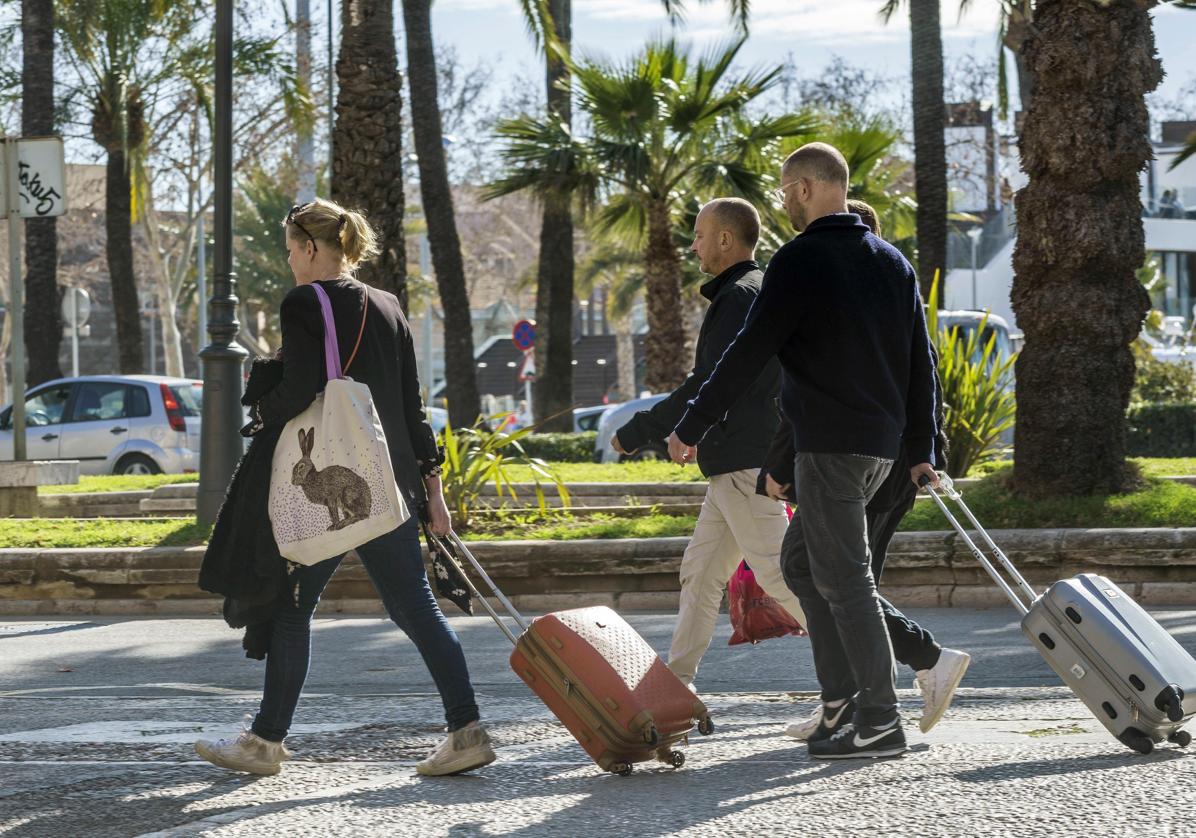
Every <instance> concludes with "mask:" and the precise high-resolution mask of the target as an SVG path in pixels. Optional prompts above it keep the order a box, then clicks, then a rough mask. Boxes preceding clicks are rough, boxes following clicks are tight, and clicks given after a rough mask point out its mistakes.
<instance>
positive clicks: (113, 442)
mask: <svg viewBox="0 0 1196 838" xmlns="http://www.w3.org/2000/svg"><path fill="white" fill-rule="evenodd" d="M202 398H203V382H200V381H192V380H191V379H187V378H168V377H166V376H160V375H124V376H117V375H89V376H82V377H79V378H60V379H57V380H55V381H49V382H46V383H45V384H40V385H38V386H37V387H35V388H33V389H31V390H29V391H28V395H27V396H26V398H25V424H26V430H25V450H26V456H27V457H28V458H29V459H31V460H78V461H79V471H80V472H81V473H82V474H160V473H163V472H166V473H170V474H182V473H186V472H197V471H199V429H200V407H201V405H202ZM12 457H13V443H12V407H11V406H8V407H5V408H4V410H3V411H2V412H0V459H2V460H11V459H12Z"/></svg>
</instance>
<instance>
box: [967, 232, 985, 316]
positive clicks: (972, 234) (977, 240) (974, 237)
mask: <svg viewBox="0 0 1196 838" xmlns="http://www.w3.org/2000/svg"><path fill="white" fill-rule="evenodd" d="M982 235H984V229H983V228H982V227H973V228H971V229H970V230H968V238H969V239H971V240H972V310H973V311H974V310H975V309H976V245H978V244H979V243H980V237H981V236H982Z"/></svg>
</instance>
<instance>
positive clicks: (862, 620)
mask: <svg viewBox="0 0 1196 838" xmlns="http://www.w3.org/2000/svg"><path fill="white" fill-rule="evenodd" d="M847 184H848V168H847V161H846V160H845V159H844V157H843V155H842V154H841V153H840V152H839V151H838V150H837V149H835V148H833V147H832V146H829V145H826V144H825V143H810V144H808V145H805V146H802V147H801V148H799V149H798V150H797V151H795V152H793V154H791V155H790V156H789V157H788V158H787V159H786V160H785V163H784V165H783V166H782V167H781V187H780V189H779V190H778V196H777V197H778V200H779V201H780V202H781V204H782V206H783V207H784V208H785V211H786V213H787V214H788V216H789V220H790V221H791V222H792V224H793V227H794V229H796V230H798V231H799V233H800V235H799V236H797V237H796V238H795V239H793V240H792V241H790V242H789V243H788V244H786V245H785V246H784V247H782V248H781V249H780V250H778V251H777V253H776V255H775V256H774V257H773V258H772V261H771V262H769V265H768V271H767V272H766V274H765V277H764V282H763V283H762V285H761V289H760V295H759V296H758V297H757V299H756V302H755V304H754V305H753V306H752V309H751V311H750V312H749V313H748V317H747V320H746V321H745V323H744V326H743V329H742V330H741V331H740V332H739V334H738V335H737V336H736V338H735V341H734V342H733V343H732V344H731V346H730V347H728V348H727V351H726V352H725V353H724V354H723V356H722V358H721V359H720V360H719V362H718V365H717V366H716V367H715V369H714V372H713V373H711V375H710V377H709V378H708V379H707V380H706V382H705V384H703V385H702V387H701V389H700V390H699V391H698V395H697V396H696V397H695V398H694V399H693V401H691V402H690V406H689V410H688V411H687V412H686V414H685V415H684V416H683V417H682V419H681V421H680V422H679V423H678V424H677V427H676V430H674V432H673V434H672V435H671V436H670V437H669V455H670V456H671V457H672V458H673V459H674V460H675V461H676V462H682V463H683V462H686V461H688V460H689V459H690V458H691V457H692V456H693V453H694V446H696V445H697V444H698V443H699V441H701V439H702V438H703V436H704V435H705V434H706V432H707V431H708V430H709V428H710V427H711V426H712V425H714V424H715V423H716V422H718V421H719V419H720V418H721V417H722V416H723V415H724V414H726V412H727V410H728V409H729V408H731V407H732V406H733V405H734V404H735V402H736V401H738V399H739V397H740V395H741V393H742V392H743V389H744V387H745V386H746V383H747V382H750V381H752V380H753V378H755V375H756V374H757V373H758V372H759V371H760V369H761V367H762V366H763V365H764V364H766V363H768V362H769V361H770V360H771V359H772V358H773V357H778V358H779V359H780V362H781V369H782V371H783V376H782V383H781V404H782V409H783V410H784V413H785V416H786V418H787V419H788V420H789V422H790V424H791V425H792V426H793V433H794V443H795V449H796V451H797V455H796V457H795V459H794V484H795V490H796V497H797V510H796V512H795V514H794V516H793V520H792V522H791V523H790V525H789V528H788V530H786V533H785V540H784V543H783V544H782V547H781V565H782V570H783V572H784V574H785V581H786V582H787V583H788V585H789V587H790V588H791V589H792V590H793V592H794V593H796V594H797V597H798V600H799V601H800V602H801V606H802V610H803V611H804V612H805V615H806V620H807V623H806V625H807V627H808V628H809V631H810V644H811V647H812V649H813V652H814V668H815V671H816V672H817V675H818V681H819V683H820V685H821V687H822V700H823V703H824V707H825V708H826V712H824V715H823V723H822V725H821V727H820V729H819V730H818V731H816V732H815V733H814V734H812V735H811V736H810V738H809V739H808V740H807V742H808V746H809V752H810V756H812V757H815V758H818V759H848V758H855V757H888V756H897V755H898V754H901V753H902V752H904V751H905V750H906V742H905V734H904V732H903V731H902V728H901V720H900V717H899V714H898V706H897V693H896V666H895V663H894V660H893V649H892V646H891V644H890V641H889V635H888V631H887V630H886V628H885V622H884V615H883V613H882V611H881V607H880V600H879V596H878V594H877V590H876V582H875V580H874V578H873V576H872V571H871V557H870V555H869V548H868V539H867V524H866V518H865V507H866V506H867V504H868V501H869V500H871V499H872V497H873V496H874V495H875V494H876V492H877V490H878V489H879V487H880V485H881V484H882V483H883V482H884V480H885V478H886V477H887V476H888V473H889V471H890V470H891V469H893V468H902V469H905V468H908V473H909V477H910V479H911V480H913V481H914V482H917V481H918V480H919V479H920V478H921V477H923V476H925V477H927V478H928V479H929V480H930V481H931V482H932V483H933V484H937V482H938V478H937V475H936V474H935V471H934V465H933V464H934V444H933V441H934V437H935V435H936V423H935V388H934V372H933V361H932V359H931V346H930V338H929V335H928V334H927V331H926V320H925V317H924V315H923V312H922V300H921V297H920V295H919V293H918V283H917V278H916V277H915V275H914V269H913V268H912V267H911V266H910V264H909V262H908V261H906V259H905V257H904V256H902V255H901V253H900V252H899V251H898V250H897V249H896V248H894V247H893V246H892V245H890V244H888V243H887V242H884V241H882V240H881V239H879V238H877V237H876V236H874V235H873V234H872V233H871V232H870V231H869V230H868V227H867V226H865V225H864V224H863V223H862V222H861V221H860V218H859V216H858V215H855V214H853V213H849V212H848V211H847ZM903 443H904V444H905V446H906V451H907V452H908V454H907V459H908V462H906V463H901V464H897V463H895V460H896V459H897V458H898V456H899V453H900V451H901V450H902V444H903ZM857 689H858V691H857Z"/></svg>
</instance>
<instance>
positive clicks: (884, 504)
mask: <svg viewBox="0 0 1196 838" xmlns="http://www.w3.org/2000/svg"><path fill="white" fill-rule="evenodd" d="M847 208H848V210H850V211H851V212H854V213H856V214H857V215H858V216H859V217H860V220H861V221H863V222H864V223H865V224H866V225H868V229H870V230H871V231H872V233H873V235H876V236H880V235H881V230H880V221H879V220H878V219H877V217H876V211H875V210H873V209H872V207H870V206H869V205H868V204H866V203H864V202H863V201H856V200H852V201H848V202H847ZM934 366H935V368H936V369H937V368H938V359H937V358H935V363H934ZM942 394H943V388H942V384H941V383H940V382H939V380H938V375H937V373H936V374H935V403H936V405H937V408H938V413H937V415H936V422H937V423H938V426H939V432H938V436H936V437H935V440H934V462H935V465H936V466H937V467H938V468H939V469H940V470H941V469H945V468H946V467H947V437H946V435H945V434H944V433H943V420H944V418H945V416H944V412H943V411H944V407H943V400H942ZM796 457H797V452H796V451H795V450H794V448H793V428H792V427H790V426H789V423H788V422H787V421H785V420H784V418H783V417H782V419H781V423H780V425H779V426H778V427H777V432H776V435H775V436H773V438H772V445H771V446H770V447H769V449H768V455H767V456H766V457H765V458H764V466H763V467H762V468H761V469H760V478H759V480H758V481H757V482H756V492H757V493H758V494H761V495H766V496H768V497H770V498H773V499H774V500H787V501H789V502H791V503H795V502H796V498H795V497H794V496H793V463H794V460H795V458H796ZM898 459H899V460H900V461H904V460H905V457H904V455H900V456H899V457H898ZM917 495H918V487H917V486H915V485H914V484H913V481H911V480H910V479H909V477H908V476H907V475H906V473H905V469H896V468H895V469H893V470H892V471H890V472H889V476H888V477H887V478H885V482H884V483H882V484H881V486H880V488H879V489H877V491H876V494H875V495H873V496H872V500H870V501H869V502H868V506H867V508H866V510H865V513H866V515H867V520H868V548H869V549H870V550H871V552H872V576H873V578H874V579H875V580H876V584H877V585H878V586H879V585H880V577H881V574H882V573H883V572H884V567H885V558H886V556H887V555H888V551H889V542H891V541H892V540H893V535H894V533H896V532H897V526H898V525H899V524H900V523H901V519H902V518H904V517H905V515H906V513H907V512H909V511H910V510H911V509H913V506H914V500H915V498H916V497H917ZM880 607H881V610H883V611H884V614H885V627H886V628H887V629H888V630H889V639H890V640H891V641H892V644H893V657H894V658H896V659H897V662H898V663H903V664H905V665H906V666H908V667H910V668H911V669H913V670H914V673H915V679H914V683H915V685H916V686H917V688H918V690H919V691H920V692H921V693H922V705H923V707H922V718H921V719H919V720H918V727H919V728H920V729H921V731H922V732H923V733H928V732H929V731H930V729H931V728H932V727H934V726H935V725H936V724H938V721H939V719H941V718H942V717H943V713H945V712H946V710H947V708H948V707H950V706H951V699H952V697H954V695H955V688H956V687H958V686H959V682H960V680H962V679H963V676H964V673H965V672H966V671H967V668H968V663H969V662H970V661H971V656H970V655H968V654H967V653H966V652H961V651H959V650H958V649H948V648H944V647H943V646H940V645H939V643H938V641H936V640H935V639H934V635H933V634H931V633H930V631H929V630H927V629H925V628H923V627H922V626H921V625H919V624H918V623H917V622H915V621H914V620H911V619H910V618H909V617H907V616H905V615H904V614H902V613H901V611H899V610H898V609H897V608H895V607H894V606H893V604H892V603H890V602H889V601H888V600H887V599H885V598H884V597H883V596H882V597H880ZM824 716H825V714H824V712H823V707H822V705H821V704H820V705H819V706H818V709H816V710H815V711H814V714H813V715H812V716H811V717H810V718H809V719H806V720H804V721H801V722H797V723H794V724H791V725H789V727H788V728H787V729H786V731H785V733H787V734H788V735H789V736H792V737H793V738H794V739H801V740H806V739H809V738H810V736H812V735H816V734H817V733H818V731H819V729H820V728H822V727H823V724H824ZM825 718H826V721H827V722H829V721H830V717H825Z"/></svg>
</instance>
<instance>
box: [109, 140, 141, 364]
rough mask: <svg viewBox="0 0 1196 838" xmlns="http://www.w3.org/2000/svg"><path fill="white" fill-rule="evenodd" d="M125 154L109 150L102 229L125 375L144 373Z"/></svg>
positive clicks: (130, 200)
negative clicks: (103, 228)
mask: <svg viewBox="0 0 1196 838" xmlns="http://www.w3.org/2000/svg"><path fill="white" fill-rule="evenodd" d="M126 160H127V157H126V155H125V152H124V151H123V150H121V149H120V148H110V149H109V150H108V169H107V177H106V181H105V187H106V192H105V197H104V216H105V217H104V227H105V232H106V234H107V235H106V239H107V250H108V280H109V282H110V283H111V284H112V309H113V313H114V314H115V315H116V344H117V356H118V357H117V364H118V367H119V369H120V371H121V372H122V373H124V374H125V375H130V374H137V373H141V372H144V371H145V356H144V350H143V348H142V342H141V307H140V303H139V301H138V299H137V278H136V276H135V275H134V273H133V224H132V218H133V208H132V193H131V191H130V190H131V187H130V184H129V167H128V165H127V163H126Z"/></svg>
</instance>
